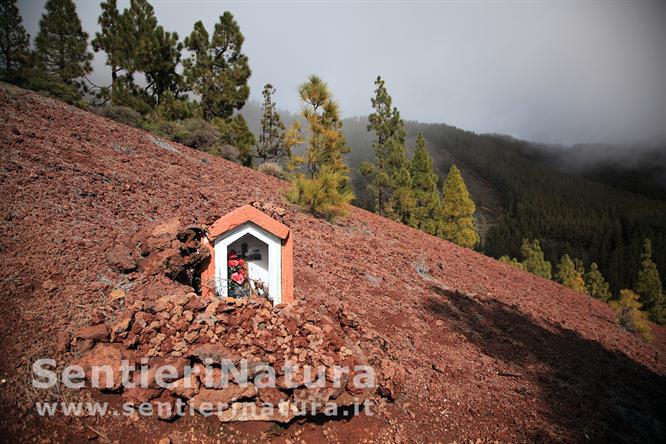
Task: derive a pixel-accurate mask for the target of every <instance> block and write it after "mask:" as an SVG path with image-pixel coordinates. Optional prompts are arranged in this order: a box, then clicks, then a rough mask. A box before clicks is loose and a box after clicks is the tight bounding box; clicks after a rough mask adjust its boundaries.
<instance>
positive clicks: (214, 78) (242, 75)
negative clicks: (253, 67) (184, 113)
mask: <svg viewBox="0 0 666 444" xmlns="http://www.w3.org/2000/svg"><path fill="white" fill-rule="evenodd" d="M244 40H245V38H244V37H243V34H242V33H241V31H240V27H239V26H238V23H237V22H236V20H235V19H234V16H233V15H232V14H231V13H230V12H229V11H225V12H224V14H223V15H222V16H221V17H220V20H219V21H218V22H217V23H216V24H215V29H214V31H213V35H212V37H210V36H209V34H208V31H206V28H205V27H204V25H203V23H202V22H201V21H198V22H196V23H195V24H194V30H193V31H192V33H191V34H190V35H189V36H188V37H186V38H185V47H186V48H187V49H188V50H189V51H190V53H191V56H190V57H188V58H187V59H185V60H184V61H183V66H184V74H185V78H186V79H187V82H188V85H189V87H190V89H191V90H192V91H193V92H194V93H196V94H198V95H199V97H201V108H202V114H203V118H204V119H206V120H212V119H214V118H216V117H219V118H223V119H227V118H229V117H231V116H232V115H233V113H234V110H239V109H241V108H242V107H243V105H245V101H246V100H247V98H248V96H249V94H250V87H249V86H248V84H247V80H248V78H249V77H250V74H251V71H250V66H249V64H248V59H247V56H246V55H245V54H244V53H243V42H244Z"/></svg>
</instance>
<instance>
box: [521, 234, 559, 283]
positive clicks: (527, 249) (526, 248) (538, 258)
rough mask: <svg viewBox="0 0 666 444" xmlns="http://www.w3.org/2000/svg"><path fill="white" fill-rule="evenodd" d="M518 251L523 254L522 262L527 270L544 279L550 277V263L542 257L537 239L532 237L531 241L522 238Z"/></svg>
mask: <svg viewBox="0 0 666 444" xmlns="http://www.w3.org/2000/svg"><path fill="white" fill-rule="evenodd" d="M520 252H521V253H522V255H523V264H524V265H525V269H526V270H527V271H529V272H530V273H532V274H535V275H537V276H541V277H544V278H546V279H550V278H551V277H552V265H551V263H550V262H548V261H547V260H546V259H545V258H544V256H543V251H541V244H540V243H539V240H538V239H534V240H533V241H532V242H530V241H528V240H527V239H523V243H522V245H521V246H520Z"/></svg>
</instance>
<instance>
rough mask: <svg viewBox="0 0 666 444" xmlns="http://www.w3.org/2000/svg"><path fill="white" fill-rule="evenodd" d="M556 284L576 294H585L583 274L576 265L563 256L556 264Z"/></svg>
mask: <svg viewBox="0 0 666 444" xmlns="http://www.w3.org/2000/svg"><path fill="white" fill-rule="evenodd" d="M557 282H559V283H560V284H562V285H564V286H566V287H569V288H571V289H572V290H574V291H577V292H578V293H583V294H586V288H585V280H584V278H583V272H582V271H581V270H580V269H579V268H577V267H576V263H575V262H574V261H573V260H571V258H570V257H569V255H568V254H565V255H564V256H562V258H561V259H560V263H559V264H557Z"/></svg>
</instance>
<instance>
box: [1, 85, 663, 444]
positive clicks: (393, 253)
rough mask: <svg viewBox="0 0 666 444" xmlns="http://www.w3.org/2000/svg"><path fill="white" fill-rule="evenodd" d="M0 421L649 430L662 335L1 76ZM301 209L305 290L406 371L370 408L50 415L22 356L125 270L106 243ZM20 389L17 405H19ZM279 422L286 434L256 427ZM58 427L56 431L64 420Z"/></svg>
mask: <svg viewBox="0 0 666 444" xmlns="http://www.w3.org/2000/svg"><path fill="white" fill-rule="evenodd" d="M0 103H2V105H0V140H1V141H2V142H1V143H2V149H1V150H0V181H1V183H2V187H1V188H0V190H1V191H0V192H1V195H0V215H1V216H2V223H1V224H0V230H1V232H0V258H1V259H0V263H1V264H2V267H0V290H1V291H2V295H3V304H2V309H1V310H0V317H1V319H2V322H1V323H0V350H2V354H1V356H2V359H1V360H0V372H2V378H5V379H6V380H7V382H6V383H4V384H2V385H1V386H0V396H1V397H2V398H3V401H5V402H3V403H2V408H0V414H1V415H2V416H1V419H0V433H1V434H2V436H5V437H15V438H16V439H17V440H25V441H29V440H31V439H32V438H33V437H50V438H51V439H52V440H55V441H61V440H63V439H64V438H63V435H64V436H66V437H68V439H73V440H75V441H80V440H82V439H84V438H85V437H91V436H90V433H91V430H92V431H94V432H95V433H94V434H93V436H99V437H102V438H104V439H110V440H114V439H122V438H123V437H127V436H129V437H131V438H133V440H139V441H145V442H154V441H156V440H157V439H159V438H161V437H164V436H171V439H172V442H178V440H179V439H191V438H193V437H196V438H198V439H199V440H201V441H205V440H207V439H213V438H218V439H222V440H225V441H229V440H231V441H240V440H242V439H245V438H247V439H249V440H259V439H265V438H267V437H272V439H275V440H277V441H281V440H284V439H294V438H298V439H305V440H325V439H326V440H328V441H333V442H337V441H340V442H349V441H360V440H361V439H362V438H376V439H378V440H380V441H383V442H386V441H394V442H398V441H399V440H401V441H405V440H408V441H413V442H424V441H435V440H436V441H440V442H451V441H454V440H458V441H461V440H466V439H476V438H480V439H484V440H485V439H488V440H492V439H496V440H500V441H503V442H504V441H518V442H524V441H548V442H551V441H564V442H574V441H577V442H580V441H585V440H586V439H590V440H592V441H593V442H598V441H604V440H614V441H617V440H620V441H639V440H640V441H654V442H657V441H659V439H660V436H662V437H663V436H664V435H663V434H664V432H665V430H666V416H665V415H666V414H665V413H664V412H666V384H665V382H666V379H665V378H664V374H665V373H666V358H665V356H666V355H665V353H666V334H665V332H664V330H663V329H661V328H658V327H654V332H653V333H654V335H655V340H654V342H653V343H651V344H647V343H645V342H643V341H642V340H641V339H640V338H639V337H637V336H635V335H632V334H630V333H628V332H626V331H624V330H622V329H620V328H619V327H618V326H617V325H616V324H615V322H614V316H613V313H612V311H611V309H610V308H609V307H608V306H607V305H606V304H603V303H601V302H599V301H596V300H590V299H589V298H587V297H585V296H582V295H580V294H577V293H574V292H572V291H570V290H568V289H566V288H564V287H562V286H560V285H558V284H556V283H554V282H551V281H547V280H544V279H540V278H537V277H535V276H533V275H530V274H528V273H523V272H520V271H518V270H515V269H513V268H511V267H509V266H506V265H504V264H501V263H499V262H497V261H495V260H493V259H491V258H488V257H485V256H483V255H481V254H477V253H475V252H472V251H470V250H466V249H463V248H460V247H457V246H455V245H453V244H450V243H448V242H445V241H443V240H441V239H438V238H435V237H432V236H429V235H427V234H424V233H422V232H419V231H416V230H413V229H411V228H408V227H406V226H403V225H400V224H397V223H394V222H392V221H390V220H387V219H384V218H382V217H379V216H377V215H375V214H372V213H369V212H367V211H364V210H360V209H358V208H352V209H351V211H350V214H349V215H348V216H347V217H346V218H342V219H340V220H338V221H336V222H335V223H329V222H327V221H325V220H321V219H316V218H314V217H312V216H310V215H307V214H305V213H303V212H301V211H300V210H299V209H298V208H296V207H294V206H293V205H290V204H289V203H287V202H286V200H285V199H284V198H283V193H282V190H283V189H284V187H285V186H286V184H285V183H284V182H281V181H279V180H277V179H275V178H272V177H268V176H265V175H262V174H260V173H257V172H255V171H253V170H250V169H247V168H244V167H241V166H239V165H237V164H234V163H230V162H228V161H225V160H223V159H220V158H214V157H211V156H209V155H207V154H204V153H201V152H198V151H195V150H192V149H189V148H186V147H183V146H180V145H177V144H170V145H167V144H165V143H164V142H159V141H158V142H155V139H153V138H152V137H151V136H150V135H149V134H147V133H145V132H143V131H140V130H137V129H133V128H129V127H126V126H123V125H120V124H117V123H115V122H112V121H109V120H106V119H103V118H100V117H98V116H96V115H94V114H91V113H88V112H85V111H82V110H79V109H76V108H73V107H70V106H67V105H65V104H62V103H60V102H56V101H53V100H50V99H46V98H43V97H40V96H37V95H35V94H33V93H30V92H27V91H24V90H20V89H17V88H14V87H9V86H7V85H4V84H2V85H1V86H0ZM254 201H262V202H266V203H270V204H275V205H279V206H282V207H284V208H286V210H287V215H286V216H285V222H286V223H287V224H288V225H289V226H290V228H291V230H292V232H293V233H294V235H295V258H294V259H295V264H294V266H295V270H294V271H295V291H296V298H297V299H298V300H299V301H303V303H306V304H312V305H314V306H317V307H319V308H320V310H321V311H322V312H326V311H334V310H335V309H336V308H337V307H341V306H344V307H346V310H348V311H350V312H351V313H353V314H356V315H357V316H358V319H359V323H360V324H361V325H362V326H363V328H364V330H365V332H366V337H368V338H371V337H373V336H374V335H378V336H380V337H381V338H383V339H384V340H385V341H386V342H385V343H383V344H381V346H382V348H383V349H385V350H386V355H387V356H388V357H390V358H391V359H394V360H396V361H397V362H399V363H400V365H401V366H402V367H403V368H404V369H405V370H406V372H407V382H406V383H405V385H404V389H403V393H402V394H401V395H400V397H399V398H398V399H397V400H396V402H394V403H389V404H386V403H383V402H380V403H379V404H378V405H377V406H376V407H377V411H376V414H375V415H374V416H372V417H363V416H358V417H354V418H352V419H341V420H335V421H319V420H317V421H316V422H314V423H311V422H306V423H301V422H296V423H294V424H292V425H291V426H290V427H289V428H287V429H286V430H283V431H279V433H277V434H275V433H276V430H275V429H271V428H264V429H262V428H261V427H259V426H253V427H250V426H247V425H223V426H221V425H220V424H219V422H217V420H216V419H213V418H207V419H203V418H198V417H197V418H183V420H179V421H177V422H175V423H164V422H161V421H158V420H154V419H139V420H137V421H133V420H130V419H127V418H121V417H104V418H96V419H95V418H83V419H78V420H76V421H73V420H70V421H65V420H61V419H59V418H54V419H49V420H46V419H43V418H38V417H37V416H36V415H35V414H34V411H33V410H27V409H28V408H29V407H31V405H30V404H29V401H30V399H33V398H32V397H31V396H32V395H33V393H32V392H33V390H32V389H31V388H30V387H29V385H28V384H29V383H28V381H29V380H30V375H29V374H28V373H27V369H28V368H29V367H28V366H29V365H30V362H32V360H34V359H36V358H37V357H40V356H49V355H52V354H53V353H54V350H55V349H56V348H57V345H58V344H57V343H58V342H59V341H62V338H63V335H64V333H63V332H70V333H71V332H73V331H75V330H76V329H77V328H78V327H80V326H81V325H85V324H86V323H87V321H88V320H89V318H90V315H91V312H92V309H93V308H94V307H97V306H99V305H100V304H102V303H103V302H104V301H106V299H107V297H108V293H109V292H110V290H111V289H112V288H113V285H109V282H114V281H115V282H116V284H120V282H118V279H119V278H120V277H119V276H118V275H116V274H115V273H114V272H113V271H112V270H111V269H110V268H109V265H108V264H107V262H106V261H105V259H104V256H105V252H106V251H107V250H109V249H110V248H111V247H112V246H114V245H116V244H117V243H120V242H123V241H125V240H126V239H128V238H129V237H130V236H131V235H132V234H133V233H135V232H137V231H138V230H139V229H141V228H143V227H145V226H146V225H148V224H151V223H153V222H155V221H161V220H166V219H168V218H171V217H173V216H179V217H181V218H183V219H184V220H191V221H193V222H194V221H196V222H198V223H206V222H208V223H210V222H212V221H213V220H215V219H216V218H217V217H219V216H220V215H222V214H225V213H226V212H228V211H231V210H233V209H235V208H236V207H238V206H240V205H244V204H247V203H250V202H254ZM17 408H18V410H17ZM262 432H271V433H273V434H272V435H266V434H263V435H262V434H261V433H262ZM54 433H58V435H53V434H54Z"/></svg>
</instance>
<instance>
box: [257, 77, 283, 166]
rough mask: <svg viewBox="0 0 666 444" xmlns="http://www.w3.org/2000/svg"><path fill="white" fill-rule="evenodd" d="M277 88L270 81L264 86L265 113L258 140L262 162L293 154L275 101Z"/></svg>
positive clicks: (258, 149) (258, 150)
mask: <svg viewBox="0 0 666 444" xmlns="http://www.w3.org/2000/svg"><path fill="white" fill-rule="evenodd" d="M273 94H275V88H273V85H271V84H270V83H267V84H266V85H265V86H264V91H263V92H262V95H263V96H264V103H263V106H262V108H263V115H262V117H261V128H260V129H259V138H258V140H257V145H256V150H257V156H259V157H260V158H261V159H262V162H264V163H265V162H267V161H268V160H272V159H275V160H278V161H279V160H280V159H281V158H283V157H285V156H291V147H290V146H288V144H287V140H286V130H285V127H284V124H283V123H282V119H280V113H278V111H277V107H276V105H275V103H274V102H273Z"/></svg>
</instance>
